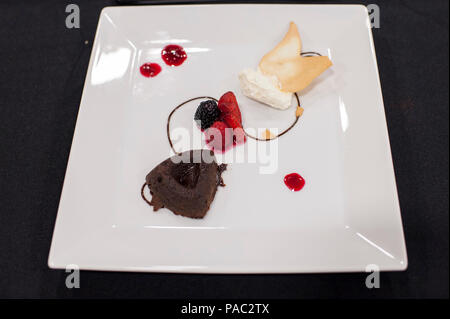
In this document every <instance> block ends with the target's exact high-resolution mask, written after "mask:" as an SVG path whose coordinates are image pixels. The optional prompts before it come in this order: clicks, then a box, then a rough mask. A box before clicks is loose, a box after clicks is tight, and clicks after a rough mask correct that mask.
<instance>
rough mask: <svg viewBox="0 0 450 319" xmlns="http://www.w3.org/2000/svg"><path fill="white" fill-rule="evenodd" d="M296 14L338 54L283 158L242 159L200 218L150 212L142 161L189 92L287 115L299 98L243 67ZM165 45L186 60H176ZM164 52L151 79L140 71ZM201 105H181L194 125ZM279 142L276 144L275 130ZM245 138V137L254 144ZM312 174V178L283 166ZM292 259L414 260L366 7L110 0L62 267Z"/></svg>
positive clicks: (76, 154) (225, 265)
mask: <svg viewBox="0 0 450 319" xmlns="http://www.w3.org/2000/svg"><path fill="white" fill-rule="evenodd" d="M290 21H294V22H296V24H297V25H298V27H299V31H300V35H301V37H302V41H303V49H304V50H305V51H318V52H321V53H323V54H327V55H328V56H329V57H330V58H331V59H332V61H333V67H332V68H331V69H329V70H327V71H326V72H325V73H324V74H323V75H321V76H320V78H318V80H316V82H315V83H314V84H313V85H312V86H311V87H310V88H309V89H308V90H306V92H302V97H301V99H302V105H303V106H304V108H305V112H304V114H303V116H302V118H301V119H300V122H299V125H297V126H296V127H295V128H294V129H293V130H292V131H291V132H289V133H288V134H287V135H285V136H283V137H282V138H280V139H279V140H278V144H277V145H276V146H277V149H276V151H277V163H276V170H275V171H274V172H273V173H272V174H260V173H259V169H260V168H261V165H258V164H256V163H249V162H245V163H233V164H230V165H229V168H228V170H227V171H226V172H225V173H224V174H223V177H224V180H225V183H226V184H227V186H226V187H225V188H219V190H218V192H217V194H216V197H215V199H214V201H213V204H212V206H211V209H210V210H209V212H208V214H207V215H206V217H205V218H204V219H200V220H194V219H189V218H184V217H181V216H176V215H174V214H172V213H171V212H169V211H168V210H165V209H162V210H160V211H158V212H156V213H155V212H153V211H152V209H151V207H149V206H148V205H147V204H146V203H145V202H144V201H143V200H142V199H141V197H140V187H141V185H142V183H143V182H144V178H145V175H146V174H147V173H148V172H149V171H150V170H151V169H152V168H153V167H154V166H156V165H157V164H158V163H160V162H161V161H163V160H164V159H165V158H167V157H168V156H169V144H168V142H167V138H166V130H165V126H166V119H167V116H168V114H169V112H170V110H171V109H172V108H173V107H174V106H176V105H177V104H179V103H181V102H182V101H184V100H186V99H188V98H191V97H195V96H201V95H209V96H215V97H217V98H218V97H220V96H221V95H222V94H223V93H224V92H226V91H229V90H231V91H233V92H235V93H236V95H237V98H238V101H239V104H240V107H241V111H242V113H243V119H244V125H248V126H251V125H254V126H259V127H278V126H280V127H281V126H283V125H285V124H286V123H288V122H289V121H291V120H292V117H293V112H294V108H292V109H290V111H278V110H273V109H270V108H268V107H265V106H262V105H258V104H257V103H255V102H252V101H250V100H249V99H247V98H246V97H244V96H243V95H242V94H241V93H240V90H239V83H238V79H237V74H238V72H239V71H240V70H242V69H243V68H246V67H256V66H257V63H258V61H259V59H260V58H261V57H262V55H264V54H265V53H266V52H268V51H269V50H270V49H271V48H273V46H274V45H275V44H276V43H278V42H279V41H280V40H281V38H282V37H283V35H284V34H285V32H286V30H287V28H288V23H289V22H290ZM168 43H175V44H180V45H182V46H183V47H184V48H185V49H186V51H187V54H188V59H187V60H186V62H185V63H184V64H182V65H181V66H179V67H172V68H171V67H168V66H166V65H165V64H164V63H163V62H162V61H161V57H160V52H161V49H162V48H163V47H164V46H165V45H166V44H168ZM144 62H157V63H159V64H160V65H161V66H163V70H162V72H161V73H160V74H159V75H158V76H156V77H154V78H145V77H143V76H142V75H141V74H140V73H139V66H140V65H141V64H142V63H144ZM195 107H196V104H195V103H193V104H192V105H190V106H188V107H186V108H184V109H183V111H180V113H179V114H178V115H177V116H178V119H177V121H178V125H185V126H187V127H191V125H192V117H193V112H194V111H195ZM267 144H270V143H267ZM246 145H250V143H247V144H245V146H241V147H240V149H245V147H247V146H246ZM291 172H299V173H300V174H301V175H302V176H304V177H305V179H306V182H307V184H306V186H305V188H304V189H303V190H302V191H300V192H290V191H289V190H288V189H287V188H286V187H285V185H284V183H283V178H284V176H285V175H286V174H287V173H291ZM69 264H75V265H78V266H79V267H80V268H81V269H93V270H118V271H152V272H198V273H282V272H348V271H364V270H365V269H366V266H368V265H370V264H375V265H377V266H378V267H379V269H381V270H404V269H406V267H407V257H406V248H405V242H404V238H403V230H402V223H401V216H400V210H399V204H398V198H397V191H396V184H395V176H394V171H393V166H392V159H391V153H390V146H389V139H388V134H387V127H386V120H385V114H384V106H383V99H382V94H381V87H380V81H379V77H378V68H377V62H376V57H375V51H374V46H373V40H372V32H371V28H370V21H369V19H368V14H367V10H366V8H365V7H363V6H354V5H340V6H336V5H196V6H194V5H189V6H139V7H110V8H105V9H104V10H103V11H102V13H101V15H100V20H99V24H98V29H97V34H96V37H95V43H94V45H93V49H92V54H91V60H90V63H89V68H88V71H87V76H86V82H85V86H84V91H83V97H82V100H81V105H80V110H79V114H78V119H77V125H76V129H75V134H74V138H73V143H72V149H71V152H70V159H69V163H68V166H67V172H66V177H65V181H64V187H63V192H62V195H61V200H60V205H59V210H58V216H57V220H56V225H55V230H54V234H53V240H52V246H51V250H50V256H49V266H50V267H51V268H64V267H66V266H67V265H69Z"/></svg>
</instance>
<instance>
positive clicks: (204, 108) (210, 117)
mask: <svg viewBox="0 0 450 319" xmlns="http://www.w3.org/2000/svg"><path fill="white" fill-rule="evenodd" d="M219 116H220V110H219V108H218V107H217V102H216V101H214V100H207V101H203V102H202V103H200V105H199V106H198V108H197V111H195V115H194V120H195V121H196V122H197V124H199V125H200V128H201V129H202V130H206V129H207V128H209V127H211V125H213V123H214V122H215V121H217V120H218V119H219Z"/></svg>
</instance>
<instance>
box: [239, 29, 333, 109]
mask: <svg viewBox="0 0 450 319" xmlns="http://www.w3.org/2000/svg"><path fill="white" fill-rule="evenodd" d="M301 50H302V42H301V40H300V35H299V33H298V30H297V26H296V25H295V23H293V22H291V23H290V26H289V31H288V32H287V33H286V35H285V36H284V38H283V40H281V42H280V43H279V44H278V45H277V46H276V47H275V48H274V49H273V50H272V51H270V52H269V53H267V54H266V55H265V56H264V57H263V58H262V59H261V61H260V62H259V65H258V69H257V70H256V71H255V70H252V69H245V70H243V71H242V72H240V73H239V81H240V85H241V90H242V93H243V94H244V95H246V96H248V97H249V98H251V99H254V100H257V101H259V102H261V103H264V104H267V105H269V106H271V107H274V108H277V109H281V110H285V109H287V108H289V107H290V106H291V102H292V95H293V93H295V92H300V91H301V90H303V89H304V88H306V87H307V86H308V85H309V84H311V82H312V81H313V80H314V79H315V78H316V77H318V76H319V75H320V74H322V72H324V71H325V70H326V69H328V68H329V67H330V66H331V65H332V63H331V61H330V59H329V58H328V57H327V56H308V57H303V56H301Z"/></svg>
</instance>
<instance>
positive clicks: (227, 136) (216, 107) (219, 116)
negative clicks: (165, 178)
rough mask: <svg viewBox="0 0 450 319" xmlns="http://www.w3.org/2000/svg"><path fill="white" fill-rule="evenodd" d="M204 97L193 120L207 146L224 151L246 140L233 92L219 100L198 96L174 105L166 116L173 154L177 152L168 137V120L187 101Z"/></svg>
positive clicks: (168, 127) (168, 128)
mask: <svg viewBox="0 0 450 319" xmlns="http://www.w3.org/2000/svg"><path fill="white" fill-rule="evenodd" d="M204 99H207V101H203V102H201V103H200V105H199V106H198V107H197V110H196V112H195V114H194V121H195V122H196V123H197V125H198V126H199V128H200V129H201V130H202V131H203V132H204V133H205V141H206V144H207V145H208V147H209V148H210V149H211V150H213V151H214V152H225V151H226V150H228V149H229V148H230V147H233V146H236V145H240V144H243V143H245V142H246V134H245V132H244V129H243V127H242V116H241V111H240V110H239V105H238V103H237V100H236V96H235V95H234V93H233V92H231V91H230V92H227V93H225V94H224V95H222V97H221V98H220V99H219V100H217V99H216V98H213V97H210V96H199V97H194V98H192V99H189V100H187V101H184V102H183V103H181V104H179V105H178V106H176V107H175V108H174V109H173V110H172V111H171V112H170V114H169V117H168V118H167V139H168V140H169V144H170V147H171V149H172V150H173V152H174V153H175V154H177V153H178V152H177V151H176V150H175V149H174V147H173V143H172V139H171V137H170V120H171V118H172V116H173V114H174V113H175V112H176V111H177V110H178V109H179V108H181V107H182V106H183V105H185V104H187V103H189V102H192V101H195V100H204Z"/></svg>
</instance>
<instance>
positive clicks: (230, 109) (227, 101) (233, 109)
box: [217, 91, 242, 123]
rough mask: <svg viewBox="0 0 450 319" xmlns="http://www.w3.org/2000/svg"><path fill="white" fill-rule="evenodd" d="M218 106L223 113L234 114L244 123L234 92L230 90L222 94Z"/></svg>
mask: <svg viewBox="0 0 450 319" xmlns="http://www.w3.org/2000/svg"><path fill="white" fill-rule="evenodd" d="M217 106H218V108H219V110H220V111H221V113H222V114H223V115H225V114H228V113H229V114H232V115H233V116H234V117H235V118H236V119H238V121H239V123H242V116H241V111H240V110H239V105H238V103H237V100H236V96H235V95H234V93H233V92H231V91H230V92H227V93H225V94H224V95H222V96H221V97H220V99H219V103H218V105H217Z"/></svg>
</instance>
